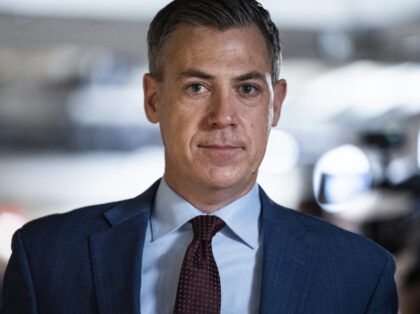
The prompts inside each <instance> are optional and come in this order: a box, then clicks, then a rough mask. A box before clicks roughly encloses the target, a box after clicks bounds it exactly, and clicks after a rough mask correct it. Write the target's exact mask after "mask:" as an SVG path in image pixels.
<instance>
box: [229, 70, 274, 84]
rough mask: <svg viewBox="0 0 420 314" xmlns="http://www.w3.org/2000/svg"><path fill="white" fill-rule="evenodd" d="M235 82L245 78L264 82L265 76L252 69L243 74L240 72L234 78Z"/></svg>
mask: <svg viewBox="0 0 420 314" xmlns="http://www.w3.org/2000/svg"><path fill="white" fill-rule="evenodd" d="M234 80H235V81H236V82H242V81H246V80H260V81H264V82H266V77H265V75H263V74H262V73H260V72H257V71H252V72H248V73H245V74H242V75H240V76H238V77H235V79H234Z"/></svg>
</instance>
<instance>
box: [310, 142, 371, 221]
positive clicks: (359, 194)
mask: <svg viewBox="0 0 420 314" xmlns="http://www.w3.org/2000/svg"><path fill="white" fill-rule="evenodd" d="M371 183H372V175H371V172H370V164H369V160H368V157H367V155H366V154H365V153H364V152H363V151H362V150H361V149H360V148H358V147H356V146H353V145H343V146H340V147H337V148H335V149H333V150H331V151H329V152H327V153H325V154H324V155H322V156H321V158H320V159H319V161H318V162H317V164H316V166H315V170H314V175H313V188H314V193H315V197H316V200H317V201H318V203H319V204H320V206H321V207H322V208H323V209H324V210H326V211H328V212H332V213H336V212H341V211H345V210H351V209H354V208H355V207H357V208H358V209H360V208H363V209H366V210H368V208H370V205H371V201H370V198H369V197H363V195H364V194H365V193H366V192H368V191H369V189H370V186H371Z"/></svg>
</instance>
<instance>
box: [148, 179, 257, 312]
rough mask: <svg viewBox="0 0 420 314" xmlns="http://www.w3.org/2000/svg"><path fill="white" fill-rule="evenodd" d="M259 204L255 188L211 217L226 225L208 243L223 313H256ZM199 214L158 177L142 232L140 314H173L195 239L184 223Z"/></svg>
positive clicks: (190, 228)
mask: <svg viewBox="0 0 420 314" xmlns="http://www.w3.org/2000/svg"><path fill="white" fill-rule="evenodd" d="M260 212H261V202H260V197H259V190H258V186H257V184H255V186H254V187H253V188H252V189H251V191H250V192H248V193H247V194H246V195H245V196H243V197H242V198H240V199H238V200H236V201H234V202H232V203H230V204H228V205H227V206H225V207H223V208H221V209H219V210H217V211H216V212H215V213H213V214H214V215H216V216H218V217H219V218H221V219H223V221H224V222H225V223H226V226H225V227H224V228H223V229H222V230H221V231H219V232H218V233H217V234H216V235H215V236H214V237H213V240H212V247H213V255H214V258H215V260H216V264H217V266H218V269H219V274H220V284H221V290H222V304H221V313H222V314H230V313H232V314H234V313H235V314H237V313H241V314H242V313H258V309H259V301H260V289H261V272H262V235H261V232H260V231H261V230H260V229H261V227H260V226H261V223H260ZM203 214H204V213H202V212H201V211H199V210H198V209H197V208H195V207H194V206H193V205H191V204H190V203H188V202H187V201H186V200H185V199H183V198H182V197H181V196H179V195H178V194H176V193H175V192H174V191H173V190H172V189H171V188H170V187H169V186H168V185H167V183H166V182H165V180H164V179H163V178H162V180H161V182H160V185H159V188H158V190H157V194H156V200H155V205H154V208H153V210H152V213H151V218H150V221H149V225H148V228H147V231H146V239H145V243H144V250H143V262H142V271H141V276H142V277H141V291H140V298H141V306H140V308H141V313H142V314H169V313H173V307H174V304H175V298H176V291H177V286H178V278H179V273H180V271H181V266H182V261H183V259H184V254H185V251H186V249H187V247H188V245H189V244H190V242H191V240H192V238H193V231H192V227H191V224H190V223H188V221H189V220H190V219H192V218H194V217H195V216H197V215H203Z"/></svg>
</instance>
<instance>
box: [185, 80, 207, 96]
mask: <svg viewBox="0 0 420 314" xmlns="http://www.w3.org/2000/svg"><path fill="white" fill-rule="evenodd" d="M187 90H189V91H190V92H192V93H193V94H198V93H202V92H204V90H205V87H204V86H203V84H200V83H194V84H190V85H188V86H187Z"/></svg>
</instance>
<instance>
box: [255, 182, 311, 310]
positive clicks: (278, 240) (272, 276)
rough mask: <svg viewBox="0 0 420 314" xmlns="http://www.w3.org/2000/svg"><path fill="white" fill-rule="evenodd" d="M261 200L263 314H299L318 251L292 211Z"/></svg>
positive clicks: (265, 196)
mask: <svg viewBox="0 0 420 314" xmlns="http://www.w3.org/2000/svg"><path fill="white" fill-rule="evenodd" d="M260 196H261V201H262V230H263V237H264V240H263V241H264V242H263V243H264V244H263V273H262V287H261V299H260V313H262V314H265V313H285V314H286V313H299V312H301V311H302V309H303V307H304V302H305V297H306V296H307V293H308V292H309V291H308V290H309V285H310V280H311V278H312V277H311V275H310V273H311V271H310V270H311V269H313V267H314V265H315V261H316V256H315V255H316V254H315V253H316V250H315V249H314V245H313V244H312V243H308V240H307V238H308V237H304V235H305V233H307V231H308V230H307V228H306V226H305V225H304V224H303V222H301V220H300V217H299V216H297V215H296V213H294V212H293V211H291V210H288V209H285V208H283V207H281V206H279V205H277V204H275V203H273V202H272V201H271V200H270V199H269V198H268V196H267V195H266V194H265V193H264V191H263V190H262V189H260Z"/></svg>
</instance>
